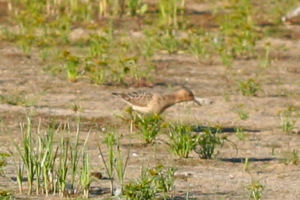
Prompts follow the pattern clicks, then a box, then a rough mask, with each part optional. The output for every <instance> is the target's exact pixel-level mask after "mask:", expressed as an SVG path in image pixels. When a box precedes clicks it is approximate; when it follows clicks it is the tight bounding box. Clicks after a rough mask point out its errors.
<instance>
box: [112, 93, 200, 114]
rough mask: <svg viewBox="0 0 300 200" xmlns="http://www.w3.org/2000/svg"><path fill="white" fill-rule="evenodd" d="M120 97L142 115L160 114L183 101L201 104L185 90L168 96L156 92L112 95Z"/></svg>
mask: <svg viewBox="0 0 300 200" xmlns="http://www.w3.org/2000/svg"><path fill="white" fill-rule="evenodd" d="M112 94H113V95H115V96H119V97H121V99H122V100H123V101H125V102H126V103H127V104H128V105H129V106H131V107H132V109H133V110H136V111H139V112H142V113H154V114H160V113H162V112H164V111H165V110H166V109H167V108H168V107H170V106H172V105H174V104H176V103H180V102H185V101H194V102H195V103H197V104H198V105H201V103H200V102H199V101H198V100H197V99H196V98H195V96H194V94H193V93H192V92H191V91H190V90H189V89H186V88H183V89H180V90H177V91H175V92H173V93H169V94H160V93H156V92H145V91H136V92H130V93H115V92H114V93H112Z"/></svg>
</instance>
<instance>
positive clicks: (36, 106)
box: [0, 27, 300, 200]
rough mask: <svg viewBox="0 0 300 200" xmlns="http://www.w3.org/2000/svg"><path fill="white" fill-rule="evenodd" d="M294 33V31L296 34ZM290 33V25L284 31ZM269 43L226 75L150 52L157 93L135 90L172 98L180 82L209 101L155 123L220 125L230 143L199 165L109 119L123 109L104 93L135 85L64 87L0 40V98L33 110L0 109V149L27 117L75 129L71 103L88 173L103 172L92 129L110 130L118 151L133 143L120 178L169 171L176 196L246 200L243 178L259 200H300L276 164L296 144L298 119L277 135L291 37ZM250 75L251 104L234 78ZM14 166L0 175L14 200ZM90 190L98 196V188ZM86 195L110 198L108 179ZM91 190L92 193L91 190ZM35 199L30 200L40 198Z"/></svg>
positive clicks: (295, 175)
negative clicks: (147, 170)
mask: <svg viewBox="0 0 300 200" xmlns="http://www.w3.org/2000/svg"><path fill="white" fill-rule="evenodd" d="M296 28H297V27H295V29H296ZM291 29H293V28H291ZM266 41H270V42H271V43H272V49H273V51H272V64H271V66H270V67H269V68H267V69H262V68H261V66H260V65H261V64H260V62H261V61H260V60H259V59H249V60H238V61H235V62H234V65H233V68H232V69H227V68H226V67H225V66H223V65H222V64H221V62H220V61H218V60H217V59H216V60H215V61H214V62H213V63H212V64H210V65H208V64H205V63H199V62H197V61H196V60H195V59H194V58H193V57H191V56H189V55H185V54H178V55H166V54H164V53H161V52H157V54H156V56H155V61H156V62H157V65H158V70H159V73H157V76H156V83H158V84H156V86H154V87H153V88H144V89H146V90H155V91H171V90H174V89H176V87H179V86H180V85H185V86H187V87H189V88H191V89H192V90H193V91H194V93H195V94H196V96H197V97H203V98H208V99H210V100H213V104H210V105H204V106H201V107H199V106H197V105H194V104H190V103H183V104H178V105H176V106H174V107H171V108H169V109H168V110H167V111H166V112H165V113H164V114H163V117H164V119H165V120H166V121H171V122H172V121H173V122H176V121H180V122H183V123H187V124H192V125H196V126H217V125H221V126H222V127H226V128H228V129H227V130H228V132H226V131H225V132H224V133H222V134H226V135H228V138H229V139H230V140H231V141H232V142H234V143H235V144H236V145H237V148H238V152H237V151H236V149H235V148H233V146H232V145H231V144H230V143H225V145H224V146H223V147H222V148H219V149H218V152H219V153H218V155H217V156H216V159H213V160H203V159H200V158H198V156H197V155H196V154H191V156H190V158H188V159H178V158H175V157H174V156H173V155H172V154H171V153H170V152H169V150H168V147H167V146H166V145H165V144H163V143H161V142H157V143H156V144H154V145H149V146H143V145H142V140H141V139H139V137H138V136H137V135H129V133H128V127H127V126H125V125H124V124H122V122H121V121H120V119H118V118H117V117H116V116H115V115H117V114H120V113H122V112H123V108H124V107H125V105H124V104H123V103H122V102H121V101H120V99H118V98H115V97H113V96H112V95H111V92H113V91H130V90H134V89H135V88H121V87H114V86H98V85H92V84H90V83H88V82H86V81H78V82H76V83H70V82H68V81H67V80H63V79H61V78H58V77H54V76H51V75H50V74H49V73H48V72H46V71H44V70H43V67H44V66H43V63H42V62H41V61H40V59H39V58H38V52H37V51H33V52H34V53H33V55H32V56H31V58H28V57H26V56H25V55H24V54H23V53H22V51H21V50H19V49H18V48H17V47H16V46H14V45H12V44H9V43H6V42H1V43H0V95H19V94H22V95H23V96H24V98H26V101H27V102H30V103H31V104H33V105H32V106H27V107H25V106H17V105H9V104H0V122H1V123H0V151H4V152H7V151H15V148H14V142H20V137H21V134H20V130H19V123H20V122H24V121H25V118H26V116H27V115H31V116H32V117H33V119H36V120H35V121H38V119H42V121H43V122H47V121H49V120H51V119H54V118H55V119H57V120H58V121H64V122H66V121H70V122H71V123H75V122H74V121H75V119H74V118H75V117H76V115H77V114H76V113H74V111H73V110H72V105H73V104H77V105H80V107H81V111H80V115H81V117H82V123H83V130H82V135H81V136H82V139H83V138H85V135H86V134H87V131H88V129H89V128H90V127H92V134H91V136H90V139H89V142H88V149H89V152H90V153H91V155H92V156H91V157H92V158H94V159H93V160H92V164H93V169H94V170H99V169H100V171H102V172H103V173H104V169H103V164H102V163H101V161H100V159H99V158H98V150H97V146H96V144H97V143H96V141H97V140H98V138H99V137H101V132H99V131H95V130H96V128H97V127H98V128H99V127H100V128H108V127H115V128H118V129H119V132H124V137H123V138H122V144H123V147H124V148H125V147H126V146H127V145H126V144H130V143H133V147H132V149H131V154H132V155H135V156H131V157H130V160H129V165H128V169H127V172H126V173H127V176H126V177H127V180H129V178H130V179H134V178H138V176H139V173H137V171H140V169H141V166H142V165H144V166H148V165H150V166H153V165H155V164H158V163H162V164H164V165H166V166H173V167H176V168H177V169H178V171H177V173H176V174H177V179H176V181H175V185H176V189H175V196H177V197H178V199H184V196H185V194H186V192H189V194H190V196H191V197H194V198H196V199H201V200H215V199H234V200H244V199H247V198H248V192H247V190H246V189H245V188H246V187H247V185H249V184H250V183H251V180H259V181H260V183H261V184H262V185H264V187H265V189H264V191H263V199H268V200H283V199H285V200H298V199H300V173H299V172H300V165H293V164H285V163H284V160H285V159H286V158H287V156H286V152H288V151H292V150H294V149H296V150H297V151H298V152H299V146H300V133H299V129H300V123H299V122H300V120H298V122H297V123H296V128H295V131H294V134H286V133H284V132H283V131H282V129H281V128H280V117H279V115H278V113H279V111H281V110H284V109H287V107H288V106H294V107H295V108H296V109H298V110H299V108H300V66H299V61H300V57H299V46H300V41H299V40H297V39H293V40H291V39H274V38H269V39H265V40H264V41H261V42H260V45H258V46H262V45H263V44H264V43H265V42H266ZM250 77H254V78H257V79H258V80H260V82H261V83H262V86H263V89H264V91H263V92H260V93H259V94H258V96H256V97H245V96H242V95H241V94H240V92H239V91H238V81H239V80H241V79H246V78H250ZM241 104H243V105H244V109H245V110H246V111H247V112H248V113H249V119H247V120H244V121H242V120H240V119H239V116H238V114H237V111H236V110H237V107H238V105H241ZM237 127H242V128H244V129H245V134H246V138H245V139H244V140H239V139H238V138H237V137H236V135H235V132H234V131H230V130H231V129H234V128H237ZM245 158H249V161H250V164H249V169H248V170H244V161H243V160H244V159H245ZM14 160H15V159H10V160H9V164H8V166H7V167H6V168H5V176H4V177H0V189H5V190H9V191H12V193H13V194H16V197H20V198H24V199H27V198H29V197H26V196H18V194H17V183H16V182H15V181H14V180H13V179H12V178H13V177H15V175H16V167H15V164H16V162H15V161H14ZM97 188H98V189H97ZM99 188H101V191H100V192H102V193H103V194H101V195H99V194H97V192H94V193H92V197H94V198H97V199H98V198H102V197H105V196H109V195H108V193H107V190H108V188H109V182H108V181H107V180H100V181H95V182H93V184H92V189H94V190H99ZM98 192H99V191H98ZM43 198H44V197H32V199H43Z"/></svg>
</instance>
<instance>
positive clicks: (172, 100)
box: [165, 94, 182, 105]
mask: <svg viewBox="0 0 300 200" xmlns="http://www.w3.org/2000/svg"><path fill="white" fill-rule="evenodd" d="M165 97H166V102H167V103H168V105H172V104H175V103H180V102H182V99H181V98H178V96H176V94H167V95H165Z"/></svg>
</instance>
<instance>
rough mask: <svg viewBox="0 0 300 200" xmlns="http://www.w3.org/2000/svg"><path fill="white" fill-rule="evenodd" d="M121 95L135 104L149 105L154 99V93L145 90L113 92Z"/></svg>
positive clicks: (128, 101)
mask: <svg viewBox="0 0 300 200" xmlns="http://www.w3.org/2000/svg"><path fill="white" fill-rule="evenodd" d="M113 95H117V96H120V97H121V98H122V99H123V100H125V101H126V102H127V103H129V104H132V105H135V106H142V107H144V106H147V105H148V104H149V103H150V102H151V101H152V99H153V94H152V93H149V92H145V91H142V90H140V91H135V92H130V93H113Z"/></svg>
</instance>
